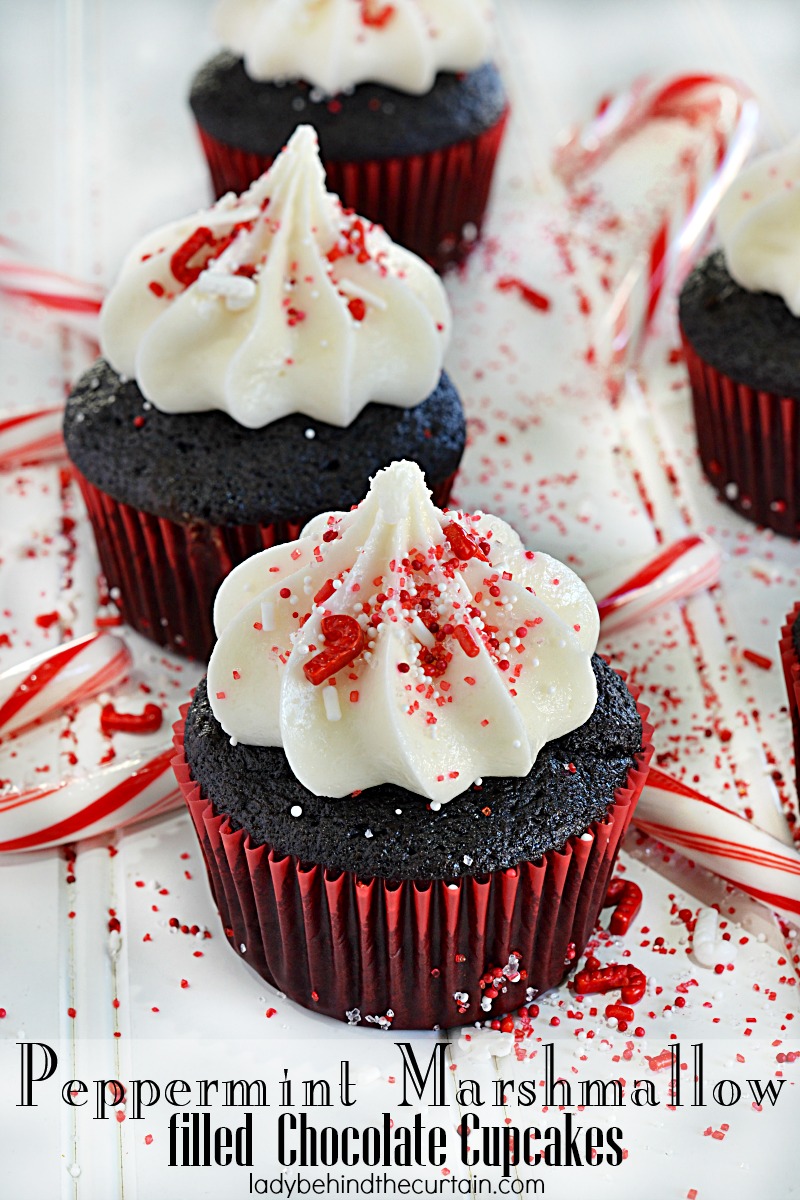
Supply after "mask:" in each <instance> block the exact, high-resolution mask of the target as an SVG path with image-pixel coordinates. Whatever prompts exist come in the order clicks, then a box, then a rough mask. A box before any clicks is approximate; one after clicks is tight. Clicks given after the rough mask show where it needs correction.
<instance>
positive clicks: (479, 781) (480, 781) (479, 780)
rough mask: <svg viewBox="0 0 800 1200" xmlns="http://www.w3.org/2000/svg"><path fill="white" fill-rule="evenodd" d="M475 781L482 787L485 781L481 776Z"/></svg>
mask: <svg viewBox="0 0 800 1200" xmlns="http://www.w3.org/2000/svg"><path fill="white" fill-rule="evenodd" d="M475 782H476V783H477V785H478V787H480V786H481V784H482V783H483V780H482V779H481V778H480V777H479V778H478V779H476V780H475Z"/></svg>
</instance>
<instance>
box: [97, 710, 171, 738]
mask: <svg viewBox="0 0 800 1200" xmlns="http://www.w3.org/2000/svg"><path fill="white" fill-rule="evenodd" d="M163 721H164V713H163V711H162V709H161V708H160V707H159V705H158V704H145V706H144V709H143V710H142V712H140V713H121V712H117V710H116V709H115V708H114V705H113V704H105V705H104V706H103V709H102V711H101V713H100V728H101V729H102V731H103V733H108V734H110V733H117V732H119V733H156V732H157V731H158V730H159V729H160V728H161V726H162V724H163Z"/></svg>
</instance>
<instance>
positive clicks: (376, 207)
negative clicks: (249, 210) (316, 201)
mask: <svg viewBox="0 0 800 1200" xmlns="http://www.w3.org/2000/svg"><path fill="white" fill-rule="evenodd" d="M216 28H217V33H218V36H219V38H220V41H221V42H222V44H223V45H224V46H225V47H226V49H225V50H223V51H222V52H221V53H219V54H217V55H216V56H215V57H214V58H212V59H211V61H210V62H208V63H206V64H205V66H203V67H202V68H201V69H200V71H199V72H198V73H197V75H196V76H195V78H194V80H193V83H192V88H191V97H190V103H191V106H192V111H193V113H194V117H195V120H196V122H197V126H198V129H199V133H200V138H201V141H202V144H203V148H204V151H205V154H206V157H207V159H208V163H209V167H210V170H211V176H212V180H213V184H214V188H215V190H216V194H217V195H218V196H221V195H223V194H224V193H225V192H227V191H230V190H234V191H241V189H242V188H244V187H246V186H247V185H248V184H249V183H250V181H251V180H253V179H255V178H256V177H257V176H259V175H260V174H261V173H262V172H263V171H265V170H266V169H267V167H268V166H269V165H270V163H271V162H272V159H273V158H274V156H275V155H276V154H277V153H278V152H279V150H280V148H281V147H282V146H283V145H284V143H285V142H286V141H287V139H288V138H289V137H290V136H291V134H292V132H293V130H294V129H295V128H296V127H297V125H298V124H299V123H300V122H309V123H310V124H312V125H313V126H314V127H315V129H316V130H317V133H318V134H319V139H320V146H321V152H322V160H323V162H324V164H325V169H326V171H327V173H328V180H329V182H330V184H331V187H332V188H333V190H334V191H336V192H337V193H338V194H339V195H340V196H341V197H342V200H343V202H344V203H345V204H346V205H348V206H349V207H351V208H353V209H355V210H356V211H357V212H360V213H363V214H364V216H366V217H369V219H370V220H372V221H376V222H377V223H379V224H381V225H383V226H384V227H385V228H386V230H387V231H388V233H389V234H390V235H391V236H392V237H393V238H394V239H395V241H398V242H400V243H401V245H403V246H407V247H408V248H409V249H411V250H414V251H415V252H416V253H417V254H419V255H421V256H422V257H423V258H425V259H426V260H427V261H428V262H430V263H432V264H433V265H434V266H436V267H437V269H440V268H442V267H444V266H445V265H446V264H447V263H450V262H455V261H459V260H461V259H463V258H464V257H465V256H466V254H467V253H468V252H469V250H470V249H471V247H472V246H473V245H474V242H475V240H476V238H477V237H478V234H479V233H480V228H481V222H482V220H483V214H484V211H485V209H486V205H487V202H488V199H489V190H490V187H491V180H492V172H493V169H494V164H495V159H496V157H497V153H498V150H499V149H500V143H501V141H502V137H503V132H504V129H505V124H506V119H507V115H508V101H507V99H506V94H505V91H504V89H503V84H502V81H501V79H500V76H499V74H498V71H497V68H496V67H495V66H494V64H493V63H492V62H491V60H490V55H491V49H492V20H491V11H490V5H489V3H487V0H392V2H391V3H384V0H289V3H286V2H285V0H221V3H220V4H219V5H218V9H217V17H216Z"/></svg>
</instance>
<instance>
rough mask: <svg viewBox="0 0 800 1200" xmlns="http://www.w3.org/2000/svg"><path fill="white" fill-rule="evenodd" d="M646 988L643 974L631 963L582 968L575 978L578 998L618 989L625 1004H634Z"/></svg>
mask: <svg viewBox="0 0 800 1200" xmlns="http://www.w3.org/2000/svg"><path fill="white" fill-rule="evenodd" d="M646 987H647V978H646V976H645V974H644V972H643V971H640V970H639V968H638V967H634V966H633V965H632V964H631V963H624V964H622V963H611V964H609V966H607V967H599V968H597V969H591V968H587V967H584V968H583V970H582V971H579V972H578V974H577V975H576V976H575V991H576V992H577V994H578V995H579V996H585V995H587V994H589V993H591V992H600V993H604V992H613V991H615V990H616V989H617V988H619V989H620V991H621V995H622V999H623V1001H624V1002H625V1003H626V1004H636V1002H637V1000H641V998H642V996H643V995H644V993H645V988H646Z"/></svg>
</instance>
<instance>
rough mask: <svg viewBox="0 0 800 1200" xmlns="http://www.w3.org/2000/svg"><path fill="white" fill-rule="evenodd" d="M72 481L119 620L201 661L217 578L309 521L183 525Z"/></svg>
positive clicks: (442, 488)
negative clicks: (85, 513) (77, 486)
mask: <svg viewBox="0 0 800 1200" xmlns="http://www.w3.org/2000/svg"><path fill="white" fill-rule="evenodd" d="M75 477H76V479H77V481H78V483H79V485H80V489H81V492H82V493H83V499H84V502H85V504H86V509H87V512H88V514H89V520H90V521H91V523H92V528H93V530H94V536H95V541H96V543H97V552H98V555H99V557H100V566H101V568H102V571H103V574H104V575H105V578H106V583H107V584H108V587H109V588H110V589H114V599H115V601H116V603H117V605H118V607H119V609H120V611H121V613H122V615H123V617H124V619H125V621H127V623H128V624H129V625H132V626H133V628H134V629H136V630H138V632H139V633H142V634H144V636H145V637H148V638H151V639H152V641H154V642H157V643H158V644H159V646H164V647H166V648H167V649H168V650H172V651H174V652H175V653H177V654H185V655H187V656H188V657H189V658H195V659H199V660H200V661H201V662H206V661H207V660H208V658H209V656H210V655H211V651H212V649H213V647H214V642H215V640H216V635H215V633H214V625H213V621H212V611H213V604H214V597H215V595H216V593H217V589H218V588H219V585H220V584H221V583H222V581H223V579H224V578H225V576H226V575H228V574H229V573H230V571H232V570H233V568H234V567H235V566H238V564H239V563H241V562H244V560H245V559H246V558H249V557H250V555H251V554H257V553H258V552H259V551H260V550H266V549H268V548H269V547H270V546H276V545H278V544H279V543H281V542H291V541H294V540H295V539H296V538H297V537H299V535H300V530H301V529H302V528H303V526H304V525H305V524H306V522H307V521H309V520H310V519H311V517H312V516H315V515H316V514H315V513H308V514H307V515H306V516H300V517H298V518H297V520H293V521H284V520H281V521H268V522H265V523H264V524H263V525H245V524H242V525H213V524H211V523H210V522H208V521H189V522H186V523H185V524H184V523H181V522H178V521H170V520H168V519H167V518H166V517H157V516H154V515H153V514H152V513H146V512H142V511H141V510H140V509H138V508H132V507H131V505H129V504H123V503H121V502H120V501H119V500H115V499H114V498H113V497H112V496H109V495H108V493H107V492H103V491H101V490H100V488H97V487H95V486H94V484H92V483H90V482H89V481H88V480H87V479H86V478H84V476H83V475H81V473H80V472H79V471H78V470H75ZM454 479H455V475H451V476H449V477H448V478H447V479H445V480H444V481H443V482H442V483H440V484H437V485H436V486H434V487H433V488H432V489H431V490H432V493H433V499H434V503H435V504H437V505H439V506H440V507H441V506H442V505H444V504H446V503H447V500H448V499H449V497H450V491H451V489H452V486H453V480H454Z"/></svg>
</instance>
